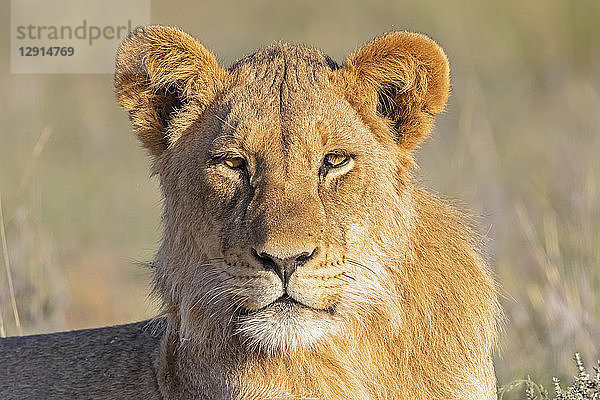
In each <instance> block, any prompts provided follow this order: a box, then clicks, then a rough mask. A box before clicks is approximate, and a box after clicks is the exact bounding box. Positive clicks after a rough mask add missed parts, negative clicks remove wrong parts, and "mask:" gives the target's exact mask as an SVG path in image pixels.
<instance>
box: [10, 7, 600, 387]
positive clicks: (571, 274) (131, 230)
mask: <svg viewBox="0 0 600 400" xmlns="http://www.w3.org/2000/svg"><path fill="white" fill-rule="evenodd" d="M300 4H301V5H300ZM152 6H153V7H152V10H153V22H155V23H166V24H175V25H179V26H181V27H183V28H184V29H186V30H187V31H189V32H191V33H193V34H195V35H196V36H197V37H198V38H200V39H201V40H202V41H203V42H204V43H205V44H207V46H208V47H209V48H212V49H214V50H216V52H217V53H218V54H221V55H222V58H223V60H225V62H231V61H233V60H234V59H235V58H236V57H238V56H239V55H241V54H243V53H246V52H248V51H250V50H252V49H253V48H256V47H258V46H260V45H263V44H265V43H268V42H270V41H272V40H276V39H284V40H290V41H294V42H303V43H310V44H312V45H315V46H317V47H321V48H323V49H324V50H326V51H327V52H329V53H330V54H331V55H332V56H333V57H334V58H336V59H337V60H342V59H343V56H344V55H345V54H347V53H348V52H350V51H351V50H353V49H355V48H356V47H358V46H359V45H360V44H361V43H362V42H364V41H366V40H367V39H369V38H370V37H373V36H375V35H377V34H379V33H381V32H383V31H386V30H390V29H409V30H415V31H421V32H426V33H428V34H430V35H431V36H433V37H434V38H435V39H437V40H438V41H439V42H440V44H442V46H443V47H444V48H445V49H446V51H447V53H448V55H449V58H450V61H451V65H452V76H453V94H452V97H451V99H450V104H449V107H448V110H447V112H446V114H444V115H442V116H441V118H439V122H438V125H437V129H436V132H435V133H434V138H433V139H432V140H431V141H430V142H429V143H427V144H426V145H425V146H424V147H423V149H422V150H421V151H420V153H419V160H420V164H421V165H422V169H421V171H420V172H419V176H420V179H421V180H422V181H423V184H424V185H425V186H427V187H430V188H432V189H434V190H436V191H437V192H440V193H443V194H445V195H446V196H447V197H449V198H455V199H460V201H461V204H463V205H464V206H463V207H462V208H465V209H468V210H471V211H472V213H473V214H475V215H476V216H479V221H478V223H479V225H480V226H481V227H482V234H483V236H484V237H485V238H486V246H485V247H486V252H487V253H488V254H489V256H488V258H489V260H490V262H491V264H492V265H493V267H494V269H495V271H496V274H497V277H498V279H499V281H500V282H501V284H502V286H503V290H504V294H505V298H504V300H503V304H504V306H505V308H506V311H507V315H508V323H507V326H506V332H505V334H504V335H503V341H502V343H501V347H502V349H501V352H500V355H499V357H498V359H497V360H496V365H497V373H498V377H499V381H500V382H501V383H504V382H510V381H512V380H514V379H520V378H524V377H526V376H528V375H531V377H532V378H533V379H534V380H536V381H538V382H542V383H544V384H546V386H548V385H549V382H551V377H552V376H553V375H555V374H558V376H559V377H560V378H561V379H563V380H565V378H567V377H568V374H569V372H568V371H570V370H571V355H572V354H573V353H575V352H576V351H579V352H580V353H581V354H582V356H583V357H584V359H586V360H595V359H598V358H599V357H600V290H599V288H600V207H598V204H600V187H599V185H600V157H598V155H597V154H598V151H599V149H600V113H599V112H598V110H600V90H599V88H600V75H599V74H598V71H599V70H600V45H598V42H597V38H598V37H600V23H599V21H600V2H597V1H595V0H578V1H570V2H569V1H562V0H532V1H528V2H518V1H516V0H509V1H502V2H491V1H490V2H471V1H467V0H459V1H456V2H452V3H449V2H433V1H423V2H408V1H394V2H391V1H381V0H375V1H372V2H368V3H366V2H358V1H342V0H332V1H329V2H317V1H315V0H307V1H305V2H302V3H288V2H270V1H266V0H258V1H254V2H239V3H236V4H235V5H231V6H228V7H229V8H226V9H223V7H224V6H223V5H222V3H221V2H217V1H216V0H211V1H203V2H199V3H195V4H191V3H187V2H186V3H184V2H183V1H181V2H178V1H176V2H175V3H173V2H171V3H168V5H167V3H159V2H154V3H153V4H152ZM184 9H185V12H182V11H181V10H184ZM5 22H6V23H5V26H8V21H5ZM224 32H227V34H224ZM3 42H4V43H5V45H4V47H0V53H2V55H5V57H3V59H5V60H8V56H6V54H7V50H8V49H7V47H6V46H7V43H8V38H7V37H4V41H3ZM0 107H1V109H2V112H1V113H0V126H2V133H0V188H2V193H3V197H2V200H3V203H2V206H3V212H4V219H5V221H4V223H5V231H6V248H7V252H8V256H9V263H10V267H11V272H12V278H13V286H14V296H11V293H10V290H9V286H8V281H7V277H8V275H7V274H6V271H4V272H3V273H2V274H0V312H1V315H2V316H3V317H4V318H3V321H2V319H0V322H3V329H4V330H5V331H6V333H7V334H17V333H19V329H18V327H17V325H16V323H15V318H14V310H13V307H12V304H13V301H12V298H14V300H15V302H16V307H17V310H18V312H19V317H20V320H21V321H20V322H21V325H22V328H23V331H24V332H26V333H30V332H46V331H50V330H58V329H71V328H81V327H85V326H94V325H100V324H107V323H111V322H112V323H118V322H125V321H128V320H134V319H139V318H145V317H147V316H150V315H152V313H153V308H152V306H151V305H149V304H148V303H147V302H146V301H145V293H146V285H147V273H146V272H145V271H144V270H143V269H141V268H140V267H137V266H136V265H135V263H134V262H132V260H133V261H146V260H148V259H149V258H150V257H151V254H152V251H153V249H155V248H156V243H157V241H158V237H159V234H158V221H159V209H160V207H159V203H160V200H159V195H158V191H157V188H156V184H155V182H153V181H151V180H149V179H148V172H147V169H146V168H147V163H146V161H145V159H144V156H143V154H142V152H141V151H140V150H139V149H138V146H137V145H136V143H135V140H134V138H133V137H132V135H131V134H128V132H129V126H128V122H127V118H126V116H125V115H124V114H123V113H121V112H120V111H119V110H118V109H117V106H116V105H115V102H114V98H113V93H112V83H111V77H110V76H103V75H95V76H85V75H64V76H61V75H37V76H33V75H32V76H23V75H11V74H9V73H8V70H7V66H6V65H5V66H4V69H3V71H2V73H1V74H0ZM46 129H47V130H46ZM42 132H48V133H47V134H46V136H44V135H42V137H40V133H42ZM49 132H52V134H51V135H50V133H49ZM42 139H43V140H42ZM36 144H37V148H38V150H39V151H34V150H33V149H34V148H36ZM41 149H43V150H41ZM5 253H6V252H5ZM518 395H519V394H518V393H517V394H514V393H513V394H512V396H515V397H514V398H516V396H518ZM510 396H511V395H510V394H509V395H507V396H506V398H507V399H508V398H510Z"/></svg>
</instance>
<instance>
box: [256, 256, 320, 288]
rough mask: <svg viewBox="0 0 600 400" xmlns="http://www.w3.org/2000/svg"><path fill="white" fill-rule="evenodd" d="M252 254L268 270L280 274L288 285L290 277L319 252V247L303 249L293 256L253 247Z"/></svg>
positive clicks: (280, 277)
mask: <svg viewBox="0 0 600 400" xmlns="http://www.w3.org/2000/svg"><path fill="white" fill-rule="evenodd" d="M251 251H252V255H253V256H254V258H255V259H256V260H257V261H258V262H259V263H261V264H262V265H263V266H264V267H265V268H266V269H267V270H272V271H273V272H275V273H276V274H277V276H279V279H281V281H282V282H283V285H284V286H285V285H287V283H288V282H289V279H290V277H291V276H292V274H293V273H294V272H295V271H296V269H297V268H298V267H301V266H303V265H305V264H306V263H307V262H309V261H310V260H311V259H313V258H314V257H315V255H316V254H317V248H316V247H315V248H314V249H313V250H312V251H303V252H301V253H298V254H296V255H294V256H291V257H285V258H279V257H276V256H274V255H272V254H269V253H267V252H264V251H262V252H260V253H259V252H258V251H256V249H254V248H252V250H251Z"/></svg>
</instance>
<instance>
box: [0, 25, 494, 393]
mask: <svg viewBox="0 0 600 400" xmlns="http://www.w3.org/2000/svg"><path fill="white" fill-rule="evenodd" d="M115 87H116V92H117V96H118V99H119V102H120V104H121V106H122V107H123V108H125V109H126V110H127V111H128V112H129V116H130V119H131V122H132V124H133V128H134V130H135V132H136V134H137V136H138V137H139V139H140V141H141V142H142V144H143V145H144V146H145V147H146V149H147V150H148V151H149V152H150V154H151V157H152V171H153V172H154V173H155V174H156V175H158V177H159V179H160V183H161V188H162V191H163V194H164V213H163V224H164V236H163V240H162V244H161V246H160V249H159V250H158V253H157V254H156V257H155V259H154V287H155V292H156V294H157V295H158V296H159V298H160V299H161V301H162V304H163V307H164V308H163V311H164V313H163V316H164V318H162V319H157V320H156V321H154V322H142V323H137V324H131V325H124V326H117V327H109V328H102V329H96V330H88V331H77V332H69V333H59V334H53V335H40V336H32V337H21V338H9V339H4V340H3V341H2V342H0V365H2V371H3V372H2V373H0V382H1V383H2V386H1V388H0V397H1V398H3V399H12V398H15V399H16V398H19V399H24V398H25V399H33V398H86V399H108V398H128V399H145V400H148V399H159V398H162V399H239V400H249V399H261V400H262V399H346V400H347V399H365V400H367V399H389V400H398V399H462V400H465V399H488V400H489V399H494V398H495V397H496V389H495V378H494V371H493V367H492V363H491V351H492V348H493V346H494V342H495V337H496V330H497V321H498V318H499V316H500V313H501V312H500V308H499V306H498V303H497V298H496V289H495V284H494V282H493V280H492V278H491V276H490V272H489V271H488V269H487V267H486V265H485V264H484V262H483V260H482V259H481V257H480V256H479V255H478V253H477V251H476V246H475V243H474V240H473V235H472V234H471V231H470V230H469V228H468V226H467V225H466V224H465V223H464V222H463V217H462V215H461V214H460V213H459V212H457V211H456V210H454V209H453V208H452V207H450V206H449V205H448V204H446V203H445V202H443V201H441V200H439V199H437V198H436V197H434V196H433V195H431V194H430V193H428V192H426V191H424V190H422V189H420V188H418V187H417V186H416V185H415V181H414V179H413V178H412V172H411V171H412V170H413V169H414V167H415V163H414V161H413V150H414V149H415V148H416V147H417V146H418V145H419V144H420V143H421V142H422V141H423V140H424V139H425V138H426V137H427V136H428V135H429V134H430V131H431V129H432V127H433V123H434V116H435V115H436V114H438V113H440V112H441V111H443V109H444V106H445V104H446V100H447V98H448V92H449V68H448V61H447V59H446V56H445V55H444V53H443V51H442V50H441V49H440V47H438V46H437V44H436V43H435V42H433V41H432V40H431V39H429V38H427V37H425V36H423V35H420V34H414V33H407V32H394V33H388V34H386V35H384V36H381V37H379V38H377V39H375V40H373V41H372V42H370V43H368V44H367V45H365V46H364V47H362V48H361V49H359V50H358V51H357V52H355V53H354V54H352V55H350V56H349V57H348V59H347V60H346V61H345V62H344V63H343V64H342V65H341V66H340V65H338V64H336V62H335V61H333V60H331V59H330V58H329V57H327V56H326V55H324V54H322V53H321V52H320V51H318V50H314V49H310V48H305V47H299V46H292V45H289V44H285V43H277V44H274V45H271V46H269V47H266V48H263V49H260V50H258V51H257V52H255V53H254V54H252V55H250V56H248V57H246V58H243V59H241V60H240V61H238V62H237V63H235V64H234V65H233V66H232V67H230V68H228V69H224V68H222V67H221V66H220V65H219V64H218V63H217V61H216V59H215V56H214V55H213V54H212V53H210V52H209V51H208V50H206V49H205V48H204V47H203V46H202V45H201V44H200V43H198V42H197V41H196V40H195V39H193V38H192V37H190V36H188V35H187V34H185V33H183V32H181V31H180V30H178V29H174V28H168V27H160V26H151V27H147V28H145V29H143V30H139V31H136V32H134V33H133V34H132V35H131V36H130V37H129V38H128V39H127V40H126V41H125V42H124V43H123V44H122V45H121V48H120V49H119V52H118V55H117V64H116V74H115Z"/></svg>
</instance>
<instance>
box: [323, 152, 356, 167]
mask: <svg viewBox="0 0 600 400" xmlns="http://www.w3.org/2000/svg"><path fill="white" fill-rule="evenodd" d="M348 161H350V156H348V155H346V154H337V153H329V154H327V155H325V160H324V162H325V165H326V166H328V167H331V168H339V167H342V166H344V165H346V164H348Z"/></svg>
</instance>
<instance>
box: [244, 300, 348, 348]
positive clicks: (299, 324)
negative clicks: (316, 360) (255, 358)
mask: <svg viewBox="0 0 600 400" xmlns="http://www.w3.org/2000/svg"><path fill="white" fill-rule="evenodd" d="M338 324H339V322H338V321H335V319H334V318H332V316H331V315H329V314H327V313H326V312H324V311H319V310H314V309H310V308H307V307H303V306H298V305H294V304H274V305H271V306H269V307H267V308H265V309H262V310H259V311H255V312H252V313H250V314H249V315H246V316H243V317H241V318H240V319H239V320H238V321H237V327H236V330H235V333H236V334H237V335H238V336H239V337H240V339H241V341H242V343H244V344H245V345H246V346H247V347H248V348H249V349H250V350H251V351H262V352H265V353H267V354H276V353H280V352H295V351H307V350H312V349H315V348H317V347H319V343H320V342H322V341H323V339H324V338H325V337H327V336H331V335H332V334H335V332H336V331H337V330H338V328H339V325H338Z"/></svg>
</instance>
